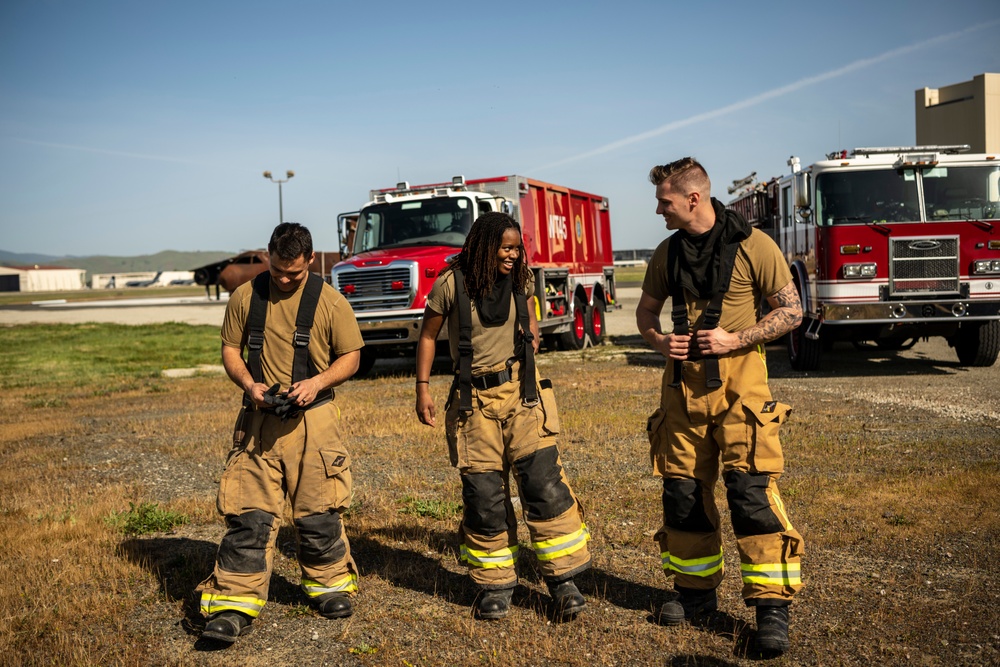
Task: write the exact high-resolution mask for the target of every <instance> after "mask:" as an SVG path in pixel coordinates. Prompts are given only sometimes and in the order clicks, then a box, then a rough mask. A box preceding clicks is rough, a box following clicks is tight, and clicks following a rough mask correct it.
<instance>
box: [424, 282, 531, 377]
mask: <svg viewBox="0 0 1000 667" xmlns="http://www.w3.org/2000/svg"><path fill="white" fill-rule="evenodd" d="M533 278H534V277H533V276H532V279H531V280H529V281H528V286H527V294H528V303H529V304H530V303H531V297H532V296H533V295H534V293H535V283H534V279H533ZM427 307H428V308H430V309H431V310H433V311H434V312H435V313H440V314H442V315H444V316H445V317H447V318H448V343H449V345H450V347H451V358H452V361H454V362H455V363H456V364H457V363H458V329H459V322H458V306H457V305H456V303H455V273H454V272H453V271H451V270H450V269H447V270H445V271H444V272H443V273H442V274H441V275H440V276H438V279H437V280H436V281H434V287H432V288H431V293H430V295H429V296H428V297H427ZM471 310H472V350H473V353H472V374H473V375H478V374H482V373H484V372H488V371H490V370H491V369H493V368H494V367H496V366H497V365H498V364H502V363H504V362H506V361H507V360H508V359H510V358H511V357H513V356H514V331H515V327H516V326H517V310H516V307H515V306H514V299H511V300H510V314H509V315H508V316H507V321H506V322H504V323H503V324H500V325H498V326H493V327H484V326H483V325H482V323H481V322H480V321H479V313H478V312H477V310H476V302H475V301H473V302H472V305H471ZM528 310H529V311H530V310H531V307H530V306H529V308H528Z"/></svg>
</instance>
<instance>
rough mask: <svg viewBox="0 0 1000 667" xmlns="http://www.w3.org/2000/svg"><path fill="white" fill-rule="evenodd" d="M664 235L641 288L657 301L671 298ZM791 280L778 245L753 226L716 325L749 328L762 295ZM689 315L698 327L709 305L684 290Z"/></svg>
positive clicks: (667, 315)
mask: <svg viewBox="0 0 1000 667" xmlns="http://www.w3.org/2000/svg"><path fill="white" fill-rule="evenodd" d="M669 242H670V239H669V238H667V239H666V240H664V241H663V242H662V243H660V245H658V246H657V247H656V250H654V251H653V257H652V258H651V259H650V260H649V266H648V267H647V268H646V276H645V278H643V281H642V291H643V292H645V293H646V294H648V295H649V296H651V297H653V298H654V299H656V300H657V301H667V300H668V299H669V298H670V278H669V272H668V271H667V244H668V243H669ZM791 281H792V273H791V271H790V270H789V269H788V263H787V262H786V261H785V257H784V255H782V254H781V249H780V248H778V246H777V244H776V243H775V242H774V240H773V239H771V237H770V236H768V235H767V234H765V233H764V232H762V231H760V230H759V229H754V230H752V232H751V234H750V236H749V237H747V238H746V239H744V240H743V242H742V243H740V249H739V252H737V253H736V262H735V264H734V265H733V278H732V281H731V282H730V283H729V291H728V292H726V296H725V298H724V299H723V300H722V316H721V317H720V319H719V326H720V327H722V328H723V329H724V330H726V331H728V332H730V333H735V332H737V331H743V330H744V329H749V328H750V327H752V326H753V325H754V324H756V323H757V311H758V309H759V307H760V302H761V298H762V297H765V298H766V297H768V296H771V295H772V294H774V293H775V292H777V291H778V290H780V289H781V288H783V287H785V286H786V285H788V283H790V282H791ZM686 301H687V307H688V319H689V320H690V321H691V322H694V328H695V329H697V328H698V326H699V325H700V324H701V316H702V313H703V312H704V310H705V308H706V307H707V306H708V299H696V298H695V296H694V295H693V294H691V293H690V292H688V293H687V299H686ZM664 310H665V312H664V319H665V320H669V318H670V311H669V308H666V309H664Z"/></svg>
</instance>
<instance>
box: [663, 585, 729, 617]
mask: <svg viewBox="0 0 1000 667" xmlns="http://www.w3.org/2000/svg"><path fill="white" fill-rule="evenodd" d="M718 608H719V599H718V597H717V596H716V595H715V589H714V588H712V589H710V590H707V591H701V590H696V589H693V588H680V587H678V588H677V597H676V598H674V599H673V600H668V601H667V602H664V603H663V606H662V607H660V615H659V617H658V618H657V619H656V620H657V622H658V623H659V624H660V625H680V624H681V623H683V622H684V621H690V620H691V619H692V618H694V617H695V616H697V615H698V614H707V613H710V612H713V611H715V610H716V609H718Z"/></svg>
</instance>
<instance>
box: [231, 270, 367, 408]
mask: <svg viewBox="0 0 1000 667" xmlns="http://www.w3.org/2000/svg"><path fill="white" fill-rule="evenodd" d="M305 285H306V281H304V280H303V281H302V284H301V285H299V288H298V289H297V290H295V291H294V292H288V293H286V292H282V291H281V290H279V289H278V288H277V287H276V286H275V285H274V281H271V290H270V298H269V299H268V303H267V320H266V324H265V325H264V349H263V350H262V351H261V367H262V370H263V373H264V384H266V385H268V386H271V385H273V384H274V383H276V382H277V383H280V384H281V389H282V391H287V390H288V388H289V386H290V385H291V383H292V360H293V357H294V349H293V348H292V335H293V334H294V333H295V316H296V315H297V314H298V311H299V302H301V301H302V293H303V291H304V290H305ZM252 293H253V281H252V280H251V281H249V282H246V283H243V284H242V285H240V286H239V287H237V288H236V290H235V291H234V292H233V294H232V296H230V297H229V304H228V305H227V306H226V316H225V319H223V321H222V343H223V345H227V346H229V347H235V348H239V349H242V348H243V347H244V346H245V345H246V337H247V335H248V334H249V331H248V330H247V329H246V323H247V317H249V315H250V296H251V294H252ZM364 344H365V343H364V340H362V338H361V330H360V329H358V322H357V320H356V319H355V318H354V310H353V309H352V308H351V304H349V303H348V302H347V299H345V298H344V297H343V295H341V293H340V292H338V291H337V290H335V289H334V288H332V287H330V285H327V284H325V283H324V285H323V289H322V291H321V292H320V296H319V303H318V304H316V316H315V317H314V318H313V325H312V329H311V330H310V337H309V356H310V358H312V361H313V363H314V364H315V365H316V370H317V371H319V372H320V373H322V372H323V371H325V370H326V369H327V368H329V366H330V361H331V357H330V351H331V350H332V351H333V352H334V354H336V355H338V356H339V355H342V354H345V353H347V352H353V351H354V350H359V349H361V348H362V347H364Z"/></svg>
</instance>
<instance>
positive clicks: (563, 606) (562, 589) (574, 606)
mask: <svg viewBox="0 0 1000 667" xmlns="http://www.w3.org/2000/svg"><path fill="white" fill-rule="evenodd" d="M546 583H547V584H548V585H549V594H550V595H551V596H552V606H553V611H554V613H555V615H556V616H557V617H558V618H559V619H560V620H563V621H568V620H569V619H571V618H573V617H574V616H576V615H577V614H579V613H580V612H581V611H583V610H584V609H585V608H586V607H587V601H586V600H584V599H583V595H581V594H580V589H579V588H577V587H576V584H574V583H573V580H572V579H567V580H565V581H560V582H551V581H548V582H546Z"/></svg>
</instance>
